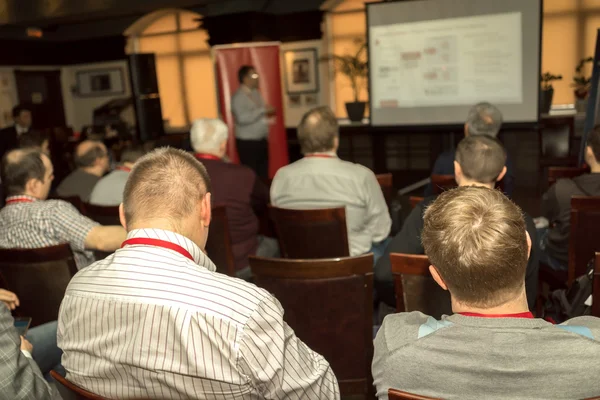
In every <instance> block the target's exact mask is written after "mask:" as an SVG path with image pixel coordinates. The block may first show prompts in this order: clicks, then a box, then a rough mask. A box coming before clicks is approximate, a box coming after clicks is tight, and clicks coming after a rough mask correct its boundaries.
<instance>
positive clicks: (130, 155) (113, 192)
mask: <svg viewBox="0 0 600 400" xmlns="http://www.w3.org/2000/svg"><path fill="white" fill-rule="evenodd" d="M144 154H146V152H145V151H144V148H143V147H141V146H129V147H126V148H125V149H124V150H123V152H122V153H121V164H120V165H119V166H118V167H117V168H115V170H114V171H112V172H111V173H110V174H108V175H106V176H105V177H103V178H102V179H100V180H99V181H98V183H96V186H94V190H92V194H91V196H90V204H94V205H97V206H118V205H119V204H121V203H122V202H123V190H125V183H127V178H128V177H129V173H130V172H131V168H133V164H135V162H136V161H137V160H138V159H140V158H142V157H143V156H144Z"/></svg>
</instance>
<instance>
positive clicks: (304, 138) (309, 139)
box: [298, 106, 339, 154]
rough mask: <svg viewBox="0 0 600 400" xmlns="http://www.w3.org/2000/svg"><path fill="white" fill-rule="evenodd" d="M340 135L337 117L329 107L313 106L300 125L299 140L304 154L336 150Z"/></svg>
mask: <svg viewBox="0 0 600 400" xmlns="http://www.w3.org/2000/svg"><path fill="white" fill-rule="evenodd" d="M338 135H339V126H338V122H337V118H336V117H335V115H334V114H333V112H332V111H331V109H330V108H329V107H326V106H324V107H317V108H313V109H312V110H310V111H309V112H307V113H306V114H304V116H303V117H302V120H301V121H300V124H299V125H298V141H299V142H300V149H301V150H302V154H310V153H322V152H327V151H334V150H336V149H335V147H336V139H337V137H338Z"/></svg>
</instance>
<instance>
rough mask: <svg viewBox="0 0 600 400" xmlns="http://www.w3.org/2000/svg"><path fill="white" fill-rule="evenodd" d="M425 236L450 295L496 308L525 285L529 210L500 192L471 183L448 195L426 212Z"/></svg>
mask: <svg viewBox="0 0 600 400" xmlns="http://www.w3.org/2000/svg"><path fill="white" fill-rule="evenodd" d="M421 240H422V242H423V247H424V249H425V254H427V256H428V257H429V261H430V262H431V264H432V265H433V266H435V267H436V269H437V270H438V272H439V274H440V276H441V277H442V279H443V280H444V282H445V283H446V285H447V286H448V290H449V291H450V294H451V295H452V296H453V297H454V298H455V299H457V300H459V301H460V302H462V303H465V304H469V305H473V306H477V307H481V308H489V307H496V306H498V305H501V304H504V303H506V302H507V301H509V300H511V299H514V298H515V297H516V296H517V295H518V294H519V291H520V290H522V288H523V285H524V283H525V271H526V268H527V259H528V246H527V237H526V225H525V221H524V219H523V213H522V212H521V210H520V209H519V207H518V206H517V205H515V204H514V203H513V202H511V201H510V200H509V199H508V198H507V197H506V196H504V195H503V194H502V193H501V192H500V191H498V190H494V189H488V188H484V187H477V186H467V187H458V188H456V189H452V190H448V191H446V192H444V193H442V194H441V195H440V196H439V197H438V198H437V199H436V200H435V201H434V202H433V203H432V204H431V206H429V207H428V208H427V210H426V211H425V215H424V226H423V231H422V234H421Z"/></svg>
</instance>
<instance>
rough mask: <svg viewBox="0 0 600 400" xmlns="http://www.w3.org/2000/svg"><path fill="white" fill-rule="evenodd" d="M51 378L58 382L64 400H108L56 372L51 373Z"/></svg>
mask: <svg viewBox="0 0 600 400" xmlns="http://www.w3.org/2000/svg"><path fill="white" fill-rule="evenodd" d="M50 376H51V377H52V378H53V379H54V381H55V382H56V388H57V389H58V393H59V394H60V396H61V397H62V398H63V400H108V399H107V398H106V397H101V396H98V395H96V394H94V393H91V392H88V391H87V390H85V389H82V388H80V387H79V386H77V385H75V384H73V383H71V382H69V381H68V380H67V379H66V378H63V376H62V375H60V374H59V373H58V372H56V371H50Z"/></svg>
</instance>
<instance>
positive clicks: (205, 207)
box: [200, 193, 212, 228]
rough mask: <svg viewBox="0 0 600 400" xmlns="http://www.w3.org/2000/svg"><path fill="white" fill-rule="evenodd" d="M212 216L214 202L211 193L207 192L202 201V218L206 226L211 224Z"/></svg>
mask: <svg viewBox="0 0 600 400" xmlns="http://www.w3.org/2000/svg"><path fill="white" fill-rule="evenodd" d="M211 218H212V204H211V197H210V193H206V194H205V195H204V197H203V198H202V200H201V203H200V220H201V221H202V225H203V226H204V227H205V228H208V226H209V225H210V219H211Z"/></svg>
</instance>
